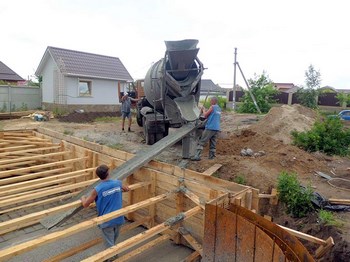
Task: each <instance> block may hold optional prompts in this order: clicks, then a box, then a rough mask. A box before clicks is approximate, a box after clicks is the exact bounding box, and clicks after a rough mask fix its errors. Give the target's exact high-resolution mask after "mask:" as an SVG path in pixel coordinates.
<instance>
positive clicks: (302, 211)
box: [277, 172, 313, 217]
mask: <svg viewBox="0 0 350 262" xmlns="http://www.w3.org/2000/svg"><path fill="white" fill-rule="evenodd" d="M277 191H278V196H279V199H280V200H281V202H282V203H284V204H285V205H286V207H287V212H288V213H291V214H292V216H294V217H303V216H305V215H306V214H307V213H308V212H309V211H311V210H312V208H313V207H312V202H311V199H312V190H311V188H310V187H307V188H304V187H302V186H301V185H300V182H299V181H298V179H297V175H296V174H295V173H292V174H289V173H287V172H282V173H281V174H280V175H279V176H278V182H277Z"/></svg>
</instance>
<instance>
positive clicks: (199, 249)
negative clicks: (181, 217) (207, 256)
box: [178, 227, 203, 256]
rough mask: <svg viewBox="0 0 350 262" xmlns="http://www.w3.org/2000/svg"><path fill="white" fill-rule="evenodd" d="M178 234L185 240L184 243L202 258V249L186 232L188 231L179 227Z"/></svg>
mask: <svg viewBox="0 0 350 262" xmlns="http://www.w3.org/2000/svg"><path fill="white" fill-rule="evenodd" d="M178 231H179V232H180V234H181V235H182V236H183V237H184V238H185V239H186V241H187V242H188V243H189V244H190V245H191V247H192V248H193V249H194V250H196V251H197V252H198V253H199V254H200V255H201V256H203V247H202V245H201V244H199V243H198V241H197V240H196V239H195V238H194V237H193V236H192V235H191V234H190V232H188V230H187V229H186V228H184V227H180V228H179V230H178Z"/></svg>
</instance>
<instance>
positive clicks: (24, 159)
mask: <svg viewBox="0 0 350 262" xmlns="http://www.w3.org/2000/svg"><path fill="white" fill-rule="evenodd" d="M68 154H70V151H62V152H55V153H48V154H40V155H36V156H25V157H18V158H16V159H6V160H0V168H3V167H2V166H1V165H6V164H9V163H16V162H20V161H26V160H33V159H43V158H48V157H49V158H52V157H55V156H65V155H68Z"/></svg>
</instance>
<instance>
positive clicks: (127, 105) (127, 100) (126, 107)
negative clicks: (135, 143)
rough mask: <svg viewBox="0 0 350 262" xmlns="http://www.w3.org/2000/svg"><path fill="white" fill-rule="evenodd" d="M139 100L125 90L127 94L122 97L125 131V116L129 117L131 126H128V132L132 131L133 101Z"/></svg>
mask: <svg viewBox="0 0 350 262" xmlns="http://www.w3.org/2000/svg"><path fill="white" fill-rule="evenodd" d="M132 101H134V102H137V101H139V99H134V98H131V97H129V94H128V93H127V92H125V95H124V96H123V97H122V99H121V102H122V108H121V111H122V131H124V126H125V118H128V119H129V126H128V132H131V102H132Z"/></svg>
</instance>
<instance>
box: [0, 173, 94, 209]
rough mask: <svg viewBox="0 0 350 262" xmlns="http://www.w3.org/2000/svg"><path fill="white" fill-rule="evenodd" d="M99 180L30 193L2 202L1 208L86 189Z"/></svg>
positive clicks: (0, 201) (0, 203) (0, 202)
mask: <svg viewBox="0 0 350 262" xmlns="http://www.w3.org/2000/svg"><path fill="white" fill-rule="evenodd" d="M98 180H99V178H96V179H92V180H88V181H84V182H80V183H76V184H71V185H66V186H58V187H57V188H51V189H49V190H45V191H41V192H36V193H30V195H28V194H26V195H22V196H19V197H12V198H9V199H4V200H0V206H1V207H4V206H8V205H11V204H18V203H22V202H26V201H29V200H33V199H37V198H41V197H45V196H49V195H54V194H57V193H62V192H65V191H69V190H74V189H77V188H81V187H86V186H89V185H91V184H92V183H94V182H96V181H98Z"/></svg>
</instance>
